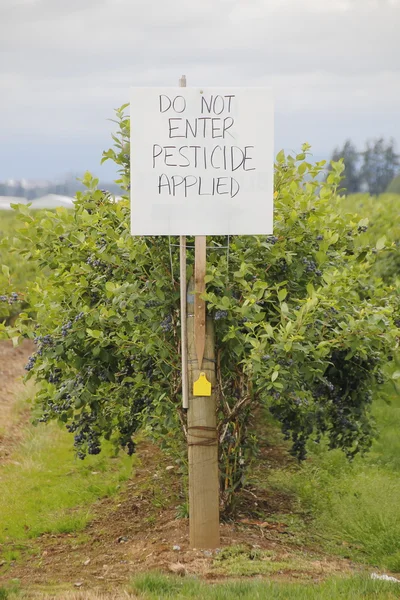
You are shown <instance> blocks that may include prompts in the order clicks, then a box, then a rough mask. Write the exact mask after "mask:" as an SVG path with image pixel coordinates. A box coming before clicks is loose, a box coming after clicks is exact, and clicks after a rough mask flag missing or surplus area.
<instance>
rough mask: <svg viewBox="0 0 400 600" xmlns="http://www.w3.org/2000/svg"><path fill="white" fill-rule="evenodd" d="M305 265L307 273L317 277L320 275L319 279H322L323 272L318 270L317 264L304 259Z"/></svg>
mask: <svg viewBox="0 0 400 600" xmlns="http://www.w3.org/2000/svg"><path fill="white" fill-rule="evenodd" d="M303 264H304V265H305V267H306V272H307V273H315V274H316V275H318V277H320V276H321V275H322V272H321V271H320V270H319V269H317V265H316V264H315V262H314V261H313V260H310V259H308V258H303Z"/></svg>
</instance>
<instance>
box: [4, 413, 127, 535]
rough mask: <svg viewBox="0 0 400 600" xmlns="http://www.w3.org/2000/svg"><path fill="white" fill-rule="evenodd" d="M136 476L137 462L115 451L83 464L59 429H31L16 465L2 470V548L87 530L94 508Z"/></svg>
mask: <svg viewBox="0 0 400 600" xmlns="http://www.w3.org/2000/svg"><path fill="white" fill-rule="evenodd" d="M131 470H132V459H131V458H129V457H128V456H126V455H121V456H120V457H119V458H113V457H112V455H111V449H110V448H108V450H107V449H106V450H105V451H104V452H102V454H101V455H99V456H89V457H87V459H86V460H85V461H78V460H77V459H76V458H75V457H74V452H73V449H72V438H71V435H70V434H68V433H67V432H66V431H64V430H62V429H60V428H59V427H58V426H57V425H56V424H54V423H53V424H51V425H41V426H39V427H37V428H34V427H28V428H27V430H26V434H25V437H24V442H23V443H22V444H21V445H20V446H19V448H18V450H17V451H16V452H15V453H14V454H13V456H12V461H11V462H9V463H7V464H4V465H2V466H0V515H1V520H0V543H3V544H4V543H7V542H18V541H21V540H24V539H27V538H33V537H37V536H39V535H41V534H43V533H69V532H72V531H79V530H82V529H83V528H84V527H85V526H86V524H87V523H88V521H89V520H90V518H91V504H92V503H93V502H94V501H96V500H97V499H99V498H102V497H105V496H109V495H112V494H114V493H115V492H116V491H117V490H118V488H119V486H120V485H121V482H122V481H125V480H126V479H127V478H128V477H129V476H130V474H131Z"/></svg>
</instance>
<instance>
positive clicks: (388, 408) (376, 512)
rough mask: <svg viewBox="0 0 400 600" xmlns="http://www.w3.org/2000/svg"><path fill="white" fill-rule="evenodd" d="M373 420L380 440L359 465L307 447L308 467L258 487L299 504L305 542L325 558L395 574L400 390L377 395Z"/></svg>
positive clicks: (399, 561) (398, 566) (399, 529)
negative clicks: (319, 547)
mask: <svg viewBox="0 0 400 600" xmlns="http://www.w3.org/2000/svg"><path fill="white" fill-rule="evenodd" d="M398 368H399V366H397V367H396V369H398ZM373 416H374V417H375V419H376V423H377V428H378V430H379V437H378V439H377V440H375V441H374V442H373V445H372V448H371V452H370V453H369V455H368V456H367V457H365V458H364V459H360V458H356V459H355V460H354V461H353V463H352V464H349V463H347V462H346V461H345V460H344V457H343V456H341V455H340V453H339V452H337V451H336V452H330V453H327V452H326V451H325V448H324V447H316V446H314V448H312V447H311V445H310V460H309V461H307V462H306V463H304V464H302V465H301V467H300V468H295V467H290V468H288V469H287V470H283V471H282V470H281V471H276V472H274V473H273V474H270V475H269V476H268V480H267V481H264V482H263V484H262V485H265V486H267V487H268V489H271V487H272V488H276V489H278V490H280V491H281V492H282V491H286V492H288V491H289V492H291V493H292V494H293V497H295V498H297V499H298V500H299V507H298V511H299V513H301V512H303V513H306V514H307V515H309V516H312V518H313V524H312V526H311V525H310V523H309V522H308V524H307V539H309V536H310V535H314V534H317V535H318V540H319V542H321V540H322V541H323V542H324V543H325V544H326V546H327V549H328V550H329V551H330V552H332V551H334V552H337V553H339V554H342V555H345V556H346V557H348V558H351V559H353V560H361V561H363V562H366V563H368V564H371V565H374V566H379V567H380V568H386V569H390V570H392V571H394V572H399V571H400V523H399V519H398V502H399V497H400V480H399V473H400V439H399V435H398V432H399V427H400V390H398V391H397V392H396V390H395V389H394V387H393V385H391V384H390V385H389V384H388V385H387V386H386V387H385V388H383V389H380V391H379V395H378V397H377V398H376V400H375V402H374V404H373Z"/></svg>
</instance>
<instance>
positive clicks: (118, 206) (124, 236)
mask: <svg viewBox="0 0 400 600" xmlns="http://www.w3.org/2000/svg"><path fill="white" fill-rule="evenodd" d="M125 108H126V107H122V108H121V109H119V110H118V111H117V122H118V124H119V131H118V133H117V134H116V135H115V136H114V142H115V146H114V147H113V148H112V149H110V150H109V151H107V152H105V153H104V156H103V160H113V161H115V162H116V163H117V165H118V167H119V169H120V179H119V180H118V183H119V184H120V185H121V186H122V187H123V189H125V190H126V196H124V197H123V199H122V200H121V201H119V202H115V201H114V198H113V197H112V196H111V195H110V194H109V193H108V192H107V191H106V190H100V189H98V181H97V180H96V179H94V178H93V177H92V176H91V175H90V174H89V173H87V174H86V175H85V177H84V180H83V182H84V184H85V186H86V191H85V192H81V193H78V194H77V200H76V203H75V210H74V211H73V212H71V211H70V212H68V211H66V210H64V209H58V210H57V211H55V212H43V213H42V214H40V215H37V216H35V215H32V214H30V213H29V211H26V210H24V209H23V208H22V209H20V211H19V219H20V221H21V225H22V226H21V229H20V231H19V234H18V237H17V239H16V240H15V243H14V251H15V252H17V253H19V255H20V257H21V260H24V259H25V258H26V256H27V254H29V256H30V257H31V259H33V260H34V261H36V263H37V265H38V268H39V269H41V270H46V272H47V273H48V276H46V277H43V278H41V279H40V280H39V281H36V282H35V283H33V284H30V285H29V286H28V288H27V290H26V297H27V299H28V309H27V310H25V311H24V312H23V313H21V315H20V317H19V320H18V322H17V323H16V325H15V326H14V327H12V328H8V330H7V334H8V336H10V337H13V338H14V339H15V341H16V342H18V339H19V338H20V337H21V336H25V337H29V338H31V339H33V340H34V341H35V343H36V351H35V353H34V354H33V355H32V357H31V358H30V360H29V363H28V364H27V366H26V369H27V371H28V377H34V378H35V379H36V381H37V383H38V388H37V389H38V391H37V395H36V406H37V409H36V410H37V419H38V420H40V421H48V420H50V419H57V420H58V421H60V422H61V423H64V424H65V427H66V428H67V429H68V430H69V431H70V432H71V433H72V434H73V436H74V445H75V449H76V453H77V456H78V457H79V458H84V457H85V455H86V454H87V453H89V454H97V453H98V452H100V449H101V443H102V440H103V439H108V440H112V441H113V442H114V443H115V445H116V447H125V448H126V449H127V451H128V452H129V453H132V452H134V451H135V440H136V437H135V436H136V434H137V432H138V431H139V429H141V430H143V429H145V430H146V431H147V433H148V434H149V435H151V436H152V437H153V439H154V440H156V441H157V442H158V443H159V444H160V445H161V446H162V447H163V448H165V449H167V450H168V451H169V452H173V453H174V455H175V456H176V457H177V458H180V460H181V461H182V462H183V468H184V456H185V431H186V429H185V428H186V415H185V413H184V412H183V411H182V410H181V408H180V406H181V373H180V315H179V282H178V280H177V276H178V273H179V252H178V249H177V248H176V246H175V245H173V243H175V242H176V240H174V238H172V240H169V239H168V238H166V237H131V235H130V226H129V201H128V190H129V182H130V173H129V125H130V123H129V119H128V118H127V117H126V116H125V113H124V110H125ZM308 151H309V147H308V146H307V145H304V147H303V151H302V153H301V154H299V155H297V156H295V157H291V156H285V154H284V153H283V152H280V153H279V154H278V156H277V160H276V166H275V169H276V172H275V228H274V234H273V235H264V236H233V237H231V238H230V240H229V246H230V248H229V254H227V253H226V250H225V249H224V248H223V247H224V246H226V245H227V239H226V238H223V237H214V238H212V240H209V244H212V245H213V248H212V249H210V250H209V251H208V257H207V260H208V272H207V293H206V300H207V307H208V311H209V313H210V314H211V315H213V317H214V319H215V336H216V340H215V343H216V356H217V371H218V373H217V375H218V377H217V379H218V389H217V396H218V430H219V440H220V444H219V453H220V474H221V500H222V503H223V505H224V506H225V508H226V509H229V508H230V507H231V506H232V503H233V500H234V497H235V496H234V494H235V491H236V490H237V489H238V488H239V487H240V486H242V485H244V484H245V482H246V473H247V472H248V466H249V463H250V462H251V460H252V458H254V456H256V454H257V451H258V446H259V444H258V440H257V431H259V427H260V425H259V423H260V421H261V422H262V420H261V419H260V418H259V416H260V415H262V413H263V411H264V410H269V411H270V413H271V414H272V415H273V417H274V418H275V419H276V420H277V422H278V423H279V424H280V425H281V427H282V430H283V433H284V435H285V437H286V438H287V439H288V440H291V447H292V453H293V455H294V456H296V457H297V458H298V459H300V460H303V459H305V457H306V453H307V443H308V442H309V441H314V442H316V443H318V442H319V441H320V440H321V437H324V438H326V439H327V443H328V445H329V447H330V448H332V449H333V448H340V449H342V450H343V451H344V452H345V454H346V455H347V456H348V457H349V458H352V457H354V456H355V455H356V454H357V453H363V452H365V451H366V450H368V448H369V447H370V444H371V439H372V437H373V435H374V425H373V421H372V419H371V416H370V406H371V401H372V390H373V388H374V386H375V385H380V384H382V383H383V382H384V381H385V380H387V379H391V380H392V381H393V384H395V383H396V379H397V378H398V377H399V376H400V373H399V372H396V371H394V372H393V369H391V368H390V367H389V368H388V367H387V366H386V364H387V359H388V357H389V358H390V357H392V356H393V354H394V353H395V351H396V349H397V347H398V343H399V335H400V329H399V325H400V322H399V320H400V305H399V296H398V294H396V289H395V287H394V286H393V285H388V284H387V283H386V282H385V281H383V279H382V278H379V277H377V276H375V275H373V274H372V272H373V269H374V265H375V263H376V261H377V259H378V258H379V256H380V254H381V252H383V251H384V249H383V248H382V247H381V246H382V244H376V245H375V246H374V247H371V245H370V243H369V241H368V231H367V228H368V220H367V219H366V218H363V219H359V218H354V217H352V216H350V215H347V214H346V215H345V214H343V211H341V210H340V208H339V207H340V202H341V199H340V197H339V196H338V193H337V190H338V188H339V187H340V179H341V171H342V169H343V165H342V164H341V163H340V162H339V163H334V164H333V166H332V171H331V172H330V174H329V176H328V177H327V179H326V181H324V182H323V183H321V177H320V175H321V172H322V170H323V169H324V164H325V163H324V162H317V163H316V164H312V163H311V162H309V160H308ZM364 240H365V242H364ZM170 241H172V242H173V243H172V244H171V245H170ZM190 243H191V240H190V239H189V245H190ZM28 248H29V251H28V250H27V249H28ZM192 265H193V256H191V255H190V256H189V266H188V271H189V272H188V276H190V273H191V271H192V268H193V267H192ZM3 329H4V328H3ZM390 364H394V363H389V365H390ZM256 421H257V422H258V427H255V422H256Z"/></svg>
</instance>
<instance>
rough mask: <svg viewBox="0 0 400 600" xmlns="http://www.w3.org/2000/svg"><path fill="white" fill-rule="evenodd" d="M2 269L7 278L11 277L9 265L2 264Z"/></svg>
mask: <svg viewBox="0 0 400 600" xmlns="http://www.w3.org/2000/svg"><path fill="white" fill-rule="evenodd" d="M1 270H2V271H3V273H4V275H5V276H6V277H7V279H9V278H10V269H9V268H8V267H7V265H1Z"/></svg>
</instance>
